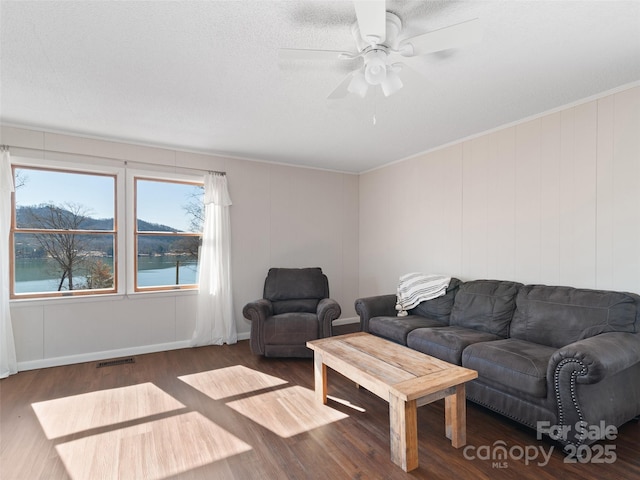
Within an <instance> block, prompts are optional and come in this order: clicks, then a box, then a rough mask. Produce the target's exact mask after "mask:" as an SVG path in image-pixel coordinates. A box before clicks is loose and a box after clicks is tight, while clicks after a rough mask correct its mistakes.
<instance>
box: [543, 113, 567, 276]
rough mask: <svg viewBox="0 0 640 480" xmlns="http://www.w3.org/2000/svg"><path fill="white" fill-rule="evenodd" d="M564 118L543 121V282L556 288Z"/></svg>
mask: <svg viewBox="0 0 640 480" xmlns="http://www.w3.org/2000/svg"><path fill="white" fill-rule="evenodd" d="M561 126H562V117H561V114H559V113H556V114H553V115H548V116H546V117H544V118H542V119H540V169H541V172H543V175H544V179H543V180H542V182H541V184H540V209H541V211H542V212H543V214H542V216H541V218H540V256H541V258H542V259H544V261H542V262H541V263H540V280H539V282H540V283H544V284H548V285H549V284H550V285H555V284H557V283H558V282H559V279H560V263H559V262H560V244H559V241H560V210H561V205H560V191H561V190H562V189H563V188H564V187H565V186H564V185H563V183H562V182H561V180H560V159H561V142H562V128H561Z"/></svg>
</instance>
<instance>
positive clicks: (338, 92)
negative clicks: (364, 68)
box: [327, 70, 358, 100]
mask: <svg viewBox="0 0 640 480" xmlns="http://www.w3.org/2000/svg"><path fill="white" fill-rule="evenodd" d="M357 72H358V70H355V71H353V72H351V73H350V74H349V75H347V76H346V77H344V79H343V80H342V81H341V82H340V84H339V85H338V86H337V87H336V88H335V89H334V90H333V92H331V93H330V94H329V95H328V96H327V98H328V99H329V100H338V99H340V98H344V97H346V96H347V95H348V94H349V93H350V92H349V90H348V88H349V84H350V83H351V79H352V78H353V76H354V75H355V74H356V73H357Z"/></svg>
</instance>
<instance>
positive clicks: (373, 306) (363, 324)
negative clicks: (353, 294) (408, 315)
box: [355, 293, 398, 332]
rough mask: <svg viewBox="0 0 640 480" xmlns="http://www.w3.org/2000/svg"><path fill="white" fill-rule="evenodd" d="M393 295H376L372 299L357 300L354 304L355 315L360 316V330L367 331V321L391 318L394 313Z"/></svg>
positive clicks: (395, 297)
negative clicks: (374, 318)
mask: <svg viewBox="0 0 640 480" xmlns="http://www.w3.org/2000/svg"><path fill="white" fill-rule="evenodd" d="M397 299H398V297H397V296H396V294H395V293H393V294H389V295H376V296H374V297H364V298H358V299H357V300H356V303H355V308H356V313H357V314H358V315H360V330H361V331H363V332H368V331H369V320H370V319H371V318H373V317H382V316H386V317H392V316H395V315H396V314H397V313H398V312H396V301H397Z"/></svg>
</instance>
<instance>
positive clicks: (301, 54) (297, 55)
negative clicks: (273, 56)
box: [278, 48, 359, 60]
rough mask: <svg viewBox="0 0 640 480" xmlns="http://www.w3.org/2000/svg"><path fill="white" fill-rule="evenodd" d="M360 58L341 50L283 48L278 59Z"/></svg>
mask: <svg viewBox="0 0 640 480" xmlns="http://www.w3.org/2000/svg"><path fill="white" fill-rule="evenodd" d="M358 56H359V55H358V54H354V53H349V52H343V51H340V50H312V49H306V48H281V49H280V50H279V51H278V58H279V59H280V60H352V59H354V58H356V57H358Z"/></svg>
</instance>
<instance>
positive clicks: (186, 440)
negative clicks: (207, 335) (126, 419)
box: [56, 412, 252, 480]
mask: <svg viewBox="0 0 640 480" xmlns="http://www.w3.org/2000/svg"><path fill="white" fill-rule="evenodd" d="M251 449H252V447H251V446H250V445H248V444H246V443H245V442H243V441H242V440H240V439H238V438H237V437H235V436H234V435H232V434H231V433H229V432H227V431H226V430H224V429H223V428H221V427H219V426H218V425H216V424H215V423H213V422H211V421H210V420H208V419H207V418H205V417H204V416H202V415H201V414H199V413H197V412H190V413H185V414H182V415H174V416H171V417H168V418H164V419H161V420H156V421H152V422H146V423H141V424H139V425H134V426H131V427H126V428H119V429H115V430H111V431H109V432H106V433H101V434H97V435H90V436H87V437H85V438H81V439H79V440H73V441H71V442H67V443H63V444H60V445H57V446H56V450H57V451H58V454H59V455H60V458H61V459H62V461H63V462H64V465H65V467H66V469H67V472H68V473H69V476H70V477H71V478H72V479H74V480H86V479H90V478H131V479H138V478H141V479H142V478H144V479H145V480H155V479H161V478H165V477H169V476H172V475H177V474H180V473H183V472H186V471H188V470H191V469H194V468H198V467H201V466H203V465H206V464H209V463H212V462H215V461H218V460H221V459H223V458H227V457H230V456H232V455H237V454H240V453H244V452H248V451H250V450H251Z"/></svg>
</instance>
